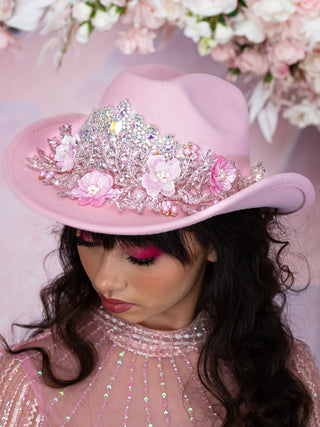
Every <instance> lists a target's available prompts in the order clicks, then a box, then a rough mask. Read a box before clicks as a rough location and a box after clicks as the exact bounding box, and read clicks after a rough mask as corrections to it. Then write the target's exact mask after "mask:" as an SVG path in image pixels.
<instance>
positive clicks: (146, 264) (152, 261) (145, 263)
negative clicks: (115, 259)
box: [127, 256, 154, 266]
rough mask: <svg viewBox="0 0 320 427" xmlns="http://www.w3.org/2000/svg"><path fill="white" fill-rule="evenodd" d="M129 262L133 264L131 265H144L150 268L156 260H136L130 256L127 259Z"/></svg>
mask: <svg viewBox="0 0 320 427" xmlns="http://www.w3.org/2000/svg"><path fill="white" fill-rule="evenodd" d="M127 260H128V261H129V262H131V264H135V265H142V266H148V265H151V264H153V263H154V258H144V259H142V258H135V257H133V256H129V257H128V258H127Z"/></svg>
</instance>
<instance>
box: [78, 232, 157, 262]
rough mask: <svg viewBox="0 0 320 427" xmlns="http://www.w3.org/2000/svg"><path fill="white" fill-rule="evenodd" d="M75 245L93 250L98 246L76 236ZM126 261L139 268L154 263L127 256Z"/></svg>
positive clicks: (152, 260) (150, 260) (148, 259)
mask: <svg viewBox="0 0 320 427" xmlns="http://www.w3.org/2000/svg"><path fill="white" fill-rule="evenodd" d="M76 243H77V245H78V246H85V247H87V248H94V247H96V246H99V243H96V242H90V241H87V240H83V239H82V238H81V237H80V236H76ZM127 260H128V261H129V262H131V264H134V265H140V266H149V265H152V264H153V262H154V258H146V259H141V258H135V257H133V256H129V257H128V258H127Z"/></svg>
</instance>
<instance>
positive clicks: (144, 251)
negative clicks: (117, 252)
mask: <svg viewBox="0 0 320 427" xmlns="http://www.w3.org/2000/svg"><path fill="white" fill-rule="evenodd" d="M128 252H129V253H130V255H131V256H132V257H133V258H138V259H149V258H158V257H159V256H160V255H162V254H163V252H161V251H160V250H159V249H158V248H155V247H154V246H149V247H147V248H131V249H128Z"/></svg>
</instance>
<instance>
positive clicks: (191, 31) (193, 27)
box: [183, 16, 212, 43]
mask: <svg viewBox="0 0 320 427" xmlns="http://www.w3.org/2000/svg"><path fill="white" fill-rule="evenodd" d="M184 23H185V25H186V27H185V29H184V31H183V33H184V35H185V36H186V37H190V38H191V39H192V40H193V41H194V42H195V43H198V41H199V40H200V38H201V37H207V38H209V37H211V35H212V31H211V28H210V25H209V24H208V22H205V21H200V22H197V18H196V17H195V16H187V17H186V18H185V19H184Z"/></svg>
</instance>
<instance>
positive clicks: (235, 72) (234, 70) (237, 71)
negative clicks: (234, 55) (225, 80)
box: [228, 67, 241, 76]
mask: <svg viewBox="0 0 320 427" xmlns="http://www.w3.org/2000/svg"><path fill="white" fill-rule="evenodd" d="M228 71H229V73H230V74H232V75H233V76H238V75H239V74H240V73H241V71H240V69H239V68H233V67H231V68H228Z"/></svg>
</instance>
